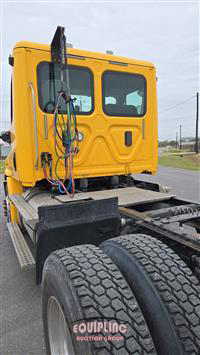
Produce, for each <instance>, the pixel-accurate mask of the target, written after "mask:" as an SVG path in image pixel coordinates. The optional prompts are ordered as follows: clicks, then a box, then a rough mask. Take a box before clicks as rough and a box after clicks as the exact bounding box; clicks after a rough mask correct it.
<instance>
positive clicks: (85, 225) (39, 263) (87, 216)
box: [36, 198, 121, 284]
mask: <svg viewBox="0 0 200 355" xmlns="http://www.w3.org/2000/svg"><path fill="white" fill-rule="evenodd" d="M38 215H39V223H38V227H37V232H36V283H37V284H39V283H40V282H41V278H42V269H43V265H44V262H45V260H46V258H47V257H48V255H49V254H50V253H52V252H53V251H55V250H58V249H63V248H66V247H71V246H74V245H80V244H94V245H99V244H100V243H102V242H103V241H104V240H106V239H109V238H113V237H115V236H117V235H119V233H120V226H121V219H120V214H119V211H118V199H117V198H109V199H103V200H96V201H94V200H92V201H80V202H70V203H69V202H68V203H65V204H62V205H55V206H42V207H39V208H38Z"/></svg>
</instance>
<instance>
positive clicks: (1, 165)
mask: <svg viewBox="0 0 200 355" xmlns="http://www.w3.org/2000/svg"><path fill="white" fill-rule="evenodd" d="M3 173H4V162H3V161H0V174H3Z"/></svg>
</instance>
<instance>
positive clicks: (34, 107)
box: [28, 81, 39, 169]
mask: <svg viewBox="0 0 200 355" xmlns="http://www.w3.org/2000/svg"><path fill="white" fill-rule="evenodd" d="M28 86H29V88H30V89H31V94H32V109H33V119H34V139H35V151H36V162H35V169H38V160H39V154H38V132H37V118H36V101H35V92H34V87H33V83H32V81H29V83H28Z"/></svg>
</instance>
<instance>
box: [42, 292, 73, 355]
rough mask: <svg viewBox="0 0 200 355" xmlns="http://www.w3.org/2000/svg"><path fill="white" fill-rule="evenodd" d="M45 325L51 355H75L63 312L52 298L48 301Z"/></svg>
mask: <svg viewBox="0 0 200 355" xmlns="http://www.w3.org/2000/svg"><path fill="white" fill-rule="evenodd" d="M47 323H48V334H49V344H50V350H51V355H75V352H74V347H73V345H72V339H71V335H70V332H69V328H68V326H67V322H66V319H65V316H64V313H63V310H62V308H61V306H60V304H59V302H58V300H57V299H56V298H55V297H54V296H51V297H50V298H49V300H48V305H47Z"/></svg>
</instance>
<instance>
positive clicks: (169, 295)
mask: <svg viewBox="0 0 200 355" xmlns="http://www.w3.org/2000/svg"><path fill="white" fill-rule="evenodd" d="M100 247H101V248H102V249H103V251H104V252H105V253H106V254H107V255H108V256H109V257H110V258H111V259H112V260H113V261H114V263H115V264H116V265H117V266H118V268H119V270H120V271H121V273H122V274H123V276H124V277H125V279H126V281H127V282H128V284H129V286H130V288H131V290H132V291H133V293H134V294H135V297H136V299H137V301H138V303H139V305H140V308H141V310H142V312H143V314H144V316H145V319H146V322H147V324H148V326H149V329H150V331H151V335H152V338H153V341H154V344H155V347H156V350H157V352H158V353H159V354H162V355H163V354H165V355H172V354H173V355H175V354H179V355H180V354H199V352H200V300H199V291H200V289H199V284H198V281H197V279H196V278H195V277H194V275H193V274H192V272H191V271H190V270H189V269H188V267H187V266H186V264H185V263H184V262H183V261H182V260H181V259H180V258H179V256H178V255H176V254H175V253H174V252H173V251H172V250H171V249H169V248H168V247H167V246H166V245H165V244H163V243H162V242H161V241H159V240H157V239H155V238H153V237H151V236H148V235H142V234H135V235H128V236H123V237H119V238H115V239H110V240H108V241H106V242H104V243H102V244H101V246H100Z"/></svg>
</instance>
